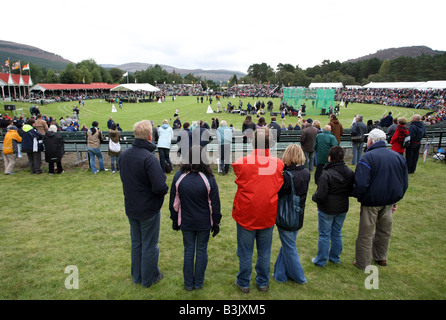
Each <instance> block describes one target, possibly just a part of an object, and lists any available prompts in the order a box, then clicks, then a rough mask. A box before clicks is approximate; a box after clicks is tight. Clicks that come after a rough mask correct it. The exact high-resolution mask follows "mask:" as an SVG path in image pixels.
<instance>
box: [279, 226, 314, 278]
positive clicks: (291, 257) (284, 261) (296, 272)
mask: <svg viewBox="0 0 446 320" xmlns="http://www.w3.org/2000/svg"><path fill="white" fill-rule="evenodd" d="M277 229H278V230H279V237H280V242H281V243H282V247H280V251H279V255H278V256H277V259H276V263H275V264H274V279H276V281H277V282H286V281H288V280H289V279H291V280H294V281H296V282H297V283H301V284H303V283H305V282H307V279H305V275H304V270H303V268H302V265H301V264H300V259H299V254H298V253H297V249H296V237H297V233H298V232H299V231H287V230H285V229H282V228H277Z"/></svg>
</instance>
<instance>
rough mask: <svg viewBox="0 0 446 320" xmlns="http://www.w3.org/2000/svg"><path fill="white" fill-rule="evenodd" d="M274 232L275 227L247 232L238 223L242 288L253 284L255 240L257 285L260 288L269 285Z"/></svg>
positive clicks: (240, 282) (238, 281)
mask: <svg viewBox="0 0 446 320" xmlns="http://www.w3.org/2000/svg"><path fill="white" fill-rule="evenodd" d="M273 230H274V226H272V227H271V228H268V229H260V230H246V229H245V228H243V227H242V226H240V225H239V224H238V223H237V256H238V258H239V272H238V274H237V283H238V284H239V286H240V287H243V288H249V285H250V282H251V272H252V255H253V252H254V240H255V242H256V246H257V262H256V267H255V269H256V273H257V275H256V284H257V286H258V287H260V288H262V287H265V286H267V285H268V282H269V272H270V268H271V267H270V264H271V245H272V243H273Z"/></svg>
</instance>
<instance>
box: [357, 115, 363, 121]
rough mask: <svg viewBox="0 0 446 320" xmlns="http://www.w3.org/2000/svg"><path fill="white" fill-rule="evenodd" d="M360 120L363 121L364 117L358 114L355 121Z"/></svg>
mask: <svg viewBox="0 0 446 320" xmlns="http://www.w3.org/2000/svg"><path fill="white" fill-rule="evenodd" d="M362 119H364V117H363V116H362V115H360V114H358V115H356V120H357V121H362Z"/></svg>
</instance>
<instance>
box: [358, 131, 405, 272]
mask: <svg viewBox="0 0 446 320" xmlns="http://www.w3.org/2000/svg"><path fill="white" fill-rule="evenodd" d="M407 187H408V174H407V166H406V161H405V159H404V158H403V156H402V155H400V154H398V153H396V152H394V151H392V150H390V149H387V148H386V134H385V133H384V131H382V130H380V129H373V130H372V131H370V133H369V136H368V140H367V151H366V153H365V154H364V155H363V157H362V158H361V160H360V161H359V162H358V165H357V166H356V171H355V182H354V185H353V196H354V197H356V198H357V199H358V201H359V202H360V203H361V213H360V220H359V230H358V237H357V238H356V251H355V258H356V260H355V262H354V263H353V264H354V265H355V266H356V267H358V268H360V269H365V268H366V267H367V266H368V265H370V262H371V258H372V257H373V259H374V260H375V262H376V263H377V264H378V265H380V266H386V265H387V252H388V248H389V241H390V234H391V232H392V215H393V212H394V211H395V210H396V203H397V202H398V201H399V200H401V199H402V198H403V196H404V194H405V192H406V190H407ZM375 229H376V231H375Z"/></svg>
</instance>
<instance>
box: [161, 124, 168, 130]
mask: <svg viewBox="0 0 446 320" xmlns="http://www.w3.org/2000/svg"><path fill="white" fill-rule="evenodd" d="M161 128H163V129H167V128H169V125H168V124H167V123H165V124H163V125H162V126H161Z"/></svg>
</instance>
